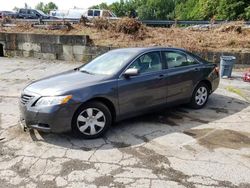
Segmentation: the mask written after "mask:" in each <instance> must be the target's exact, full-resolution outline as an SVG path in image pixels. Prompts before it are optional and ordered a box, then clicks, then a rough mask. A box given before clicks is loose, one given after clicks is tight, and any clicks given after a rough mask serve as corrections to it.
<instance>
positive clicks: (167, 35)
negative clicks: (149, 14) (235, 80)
mask: <svg viewBox="0 0 250 188" xmlns="http://www.w3.org/2000/svg"><path fill="white" fill-rule="evenodd" d="M0 25H1V24H0ZM55 26H56V25H55ZM69 26H70V27H66V29H59V30H55V29H54V26H53V25H52V26H49V27H44V28H43V29H42V27H39V28H35V25H32V24H28V23H17V25H16V27H3V26H2V27H1V26H0V32H19V33H42V34H63V35H89V36H90V38H91V39H92V41H93V45H97V46H110V47H136V46H143V47H145V46H169V47H179V48H186V49H188V50H191V51H196V52H198V51H220V52H221V51H224V52H232V51H237V52H244V51H247V52H250V29H249V28H248V27H246V26H245V25H244V24H243V23H242V22H232V23H229V24H223V25H218V26H213V27H211V28H209V27H208V28H205V29H203V28H202V27H201V28H195V27H191V28H178V27H171V28H152V27H146V26H145V25H143V24H141V23H140V22H138V21H137V20H134V19H130V18H123V19H121V20H118V21H116V22H110V21H108V20H105V19H102V18H99V19H96V20H94V21H93V23H87V24H86V23H79V24H73V25H69ZM211 26H212V25H211Z"/></svg>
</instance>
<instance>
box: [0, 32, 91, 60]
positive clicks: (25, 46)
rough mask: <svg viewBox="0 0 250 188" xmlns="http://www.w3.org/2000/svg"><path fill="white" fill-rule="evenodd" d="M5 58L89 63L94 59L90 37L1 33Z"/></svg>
mask: <svg viewBox="0 0 250 188" xmlns="http://www.w3.org/2000/svg"><path fill="white" fill-rule="evenodd" d="M0 43H1V44H3V45H4V54H5V56H22V57H34V58H39V59H47V60H56V59H59V60H67V61H88V60H89V59H91V58H93V56H94V55H95V54H93V50H92V48H93V47H91V40H90V39H89V36H84V35H47V34H46V35H41V34H21V33H0Z"/></svg>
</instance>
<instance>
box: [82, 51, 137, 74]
mask: <svg viewBox="0 0 250 188" xmlns="http://www.w3.org/2000/svg"><path fill="white" fill-rule="evenodd" d="M134 55H135V52H133V51H126V52H124V51H123V52H121V51H120V52H117V51H114V52H108V53H106V54H103V55H101V56H99V57H97V58H96V59H94V60H92V61H91V62H90V63H88V64H86V65H84V66H83V67H81V68H80V71H82V72H87V73H90V74H102V75H114V74H115V73H117V72H118V71H119V70H120V69H121V68H122V67H124V66H125V64H126V62H127V61H128V60H129V59H131V58H132V57H133V56H134Z"/></svg>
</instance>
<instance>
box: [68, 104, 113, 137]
mask: <svg viewBox="0 0 250 188" xmlns="http://www.w3.org/2000/svg"><path fill="white" fill-rule="evenodd" d="M111 123H112V116H111V113H110V111H109V109H108V108H107V106H105V105H104V104H103V103H100V102H89V103H86V104H85V105H83V106H82V107H80V108H79V109H78V110H77V112H76V114H75V116H74V118H73V122H72V130H73V132H74V133H76V134H77V135H78V136H81V137H83V138H87V139H91V138H97V137H100V136H101V135H103V134H104V133H105V132H106V131H107V130H108V128H109V127H110V125H111Z"/></svg>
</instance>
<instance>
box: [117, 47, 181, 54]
mask: <svg viewBox="0 0 250 188" xmlns="http://www.w3.org/2000/svg"><path fill="white" fill-rule="evenodd" d="M153 50H178V51H184V52H185V51H186V50H185V49H182V48H169V47H136V48H119V49H115V50H112V51H114V52H134V53H143V52H147V51H153Z"/></svg>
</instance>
